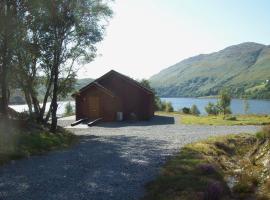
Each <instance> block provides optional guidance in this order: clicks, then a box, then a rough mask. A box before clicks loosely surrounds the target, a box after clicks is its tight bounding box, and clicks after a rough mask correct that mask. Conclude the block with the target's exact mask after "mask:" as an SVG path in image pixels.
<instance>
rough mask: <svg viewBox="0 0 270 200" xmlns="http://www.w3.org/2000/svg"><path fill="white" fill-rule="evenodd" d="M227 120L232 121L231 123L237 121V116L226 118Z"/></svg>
mask: <svg viewBox="0 0 270 200" xmlns="http://www.w3.org/2000/svg"><path fill="white" fill-rule="evenodd" d="M225 119H226V120H230V121H236V120H237V118H236V116H229V117H226V118H225Z"/></svg>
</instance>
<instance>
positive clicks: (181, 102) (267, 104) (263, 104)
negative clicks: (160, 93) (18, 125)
mask: <svg viewBox="0 0 270 200" xmlns="http://www.w3.org/2000/svg"><path fill="white" fill-rule="evenodd" d="M161 100H163V101H168V102H171V103H172V105H173V107H174V110H176V111H177V110H179V109H181V108H183V107H191V106H192V105H193V104H195V105H196V106H197V107H198V108H199V110H200V112H201V114H206V112H205V109H204V108H205V106H206V105H207V104H208V103H209V102H212V103H216V102H217V99H214V98H213V99H201V98H161ZM247 102H248V104H249V110H248V114H270V100H247ZM67 103H68V102H67V101H61V102H58V111H57V115H58V116H62V115H63V114H64V113H65V105H66V104H67ZM70 103H71V105H72V106H73V108H74V109H75V102H74V101H71V102H70ZM244 105H245V104H244V100H242V99H233V100H232V103H231V109H232V112H233V114H245V109H244ZM10 107H11V108H13V109H15V110H16V111H18V112H23V111H27V110H28V107H27V105H11V106H10ZM48 108H49V103H48V104H47V110H48Z"/></svg>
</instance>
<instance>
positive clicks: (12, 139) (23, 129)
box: [0, 120, 76, 165]
mask: <svg viewBox="0 0 270 200" xmlns="http://www.w3.org/2000/svg"><path fill="white" fill-rule="evenodd" d="M75 141H76V137H75V136H74V135H73V134H72V133H70V132H69V131H66V130H65V129H63V128H61V127H58V130H57V133H50V132H49V129H48V128H47V127H46V126H41V125H38V124H35V123H32V122H28V121H25V122H21V121H20V122H18V121H15V120H8V121H6V122H5V123H0V165H2V164H5V163H7V162H9V161H11V160H15V159H20V158H24V157H29V156H31V155H39V154H43V153H46V152H48V151H51V150H56V149H62V148H67V147H69V146H70V145H72V144H73V143H74V142H75Z"/></svg>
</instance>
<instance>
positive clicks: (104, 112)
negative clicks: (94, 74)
mask: <svg viewBox="0 0 270 200" xmlns="http://www.w3.org/2000/svg"><path fill="white" fill-rule="evenodd" d="M91 97H98V98H99V105H98V106H99V108H96V109H97V110H99V116H98V117H97V116H96V115H93V113H91V110H90V109H89V108H90V105H89V103H91V102H90V100H91ZM119 109H121V108H120V104H119V100H118V98H117V97H112V96H110V95H108V94H106V93H104V92H103V91H102V90H100V89H99V88H98V87H95V86H92V87H90V88H88V89H87V90H85V91H84V92H82V93H81V94H80V95H77V96H76V119H77V120H78V119H82V118H89V119H96V118H99V117H102V118H103V120H104V121H115V120H116V112H117V110H119Z"/></svg>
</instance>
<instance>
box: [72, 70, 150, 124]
mask: <svg viewBox="0 0 270 200" xmlns="http://www.w3.org/2000/svg"><path fill="white" fill-rule="evenodd" d="M96 81H97V82H96V83H93V84H89V85H88V86H87V87H85V88H83V89H82V90H81V92H80V93H79V94H77V95H76V119H77V120H78V119H82V118H85V117H88V118H90V119H96V118H99V117H101V118H103V120H104V121H115V120H116V113H117V112H123V117H124V120H126V119H130V117H131V114H132V113H133V114H135V115H136V117H137V119H138V120H147V119H150V118H151V117H153V115H154V94H153V93H152V92H149V91H147V90H146V89H144V88H143V87H141V86H140V85H138V83H137V82H135V81H134V82H132V81H133V80H132V79H128V78H127V77H125V76H123V75H121V74H119V73H117V72H114V71H111V72H109V73H107V74H106V75H104V77H101V78H99V79H97V80H96Z"/></svg>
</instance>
